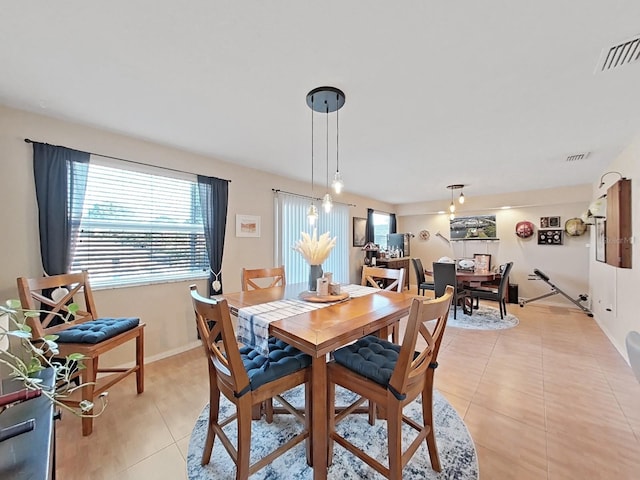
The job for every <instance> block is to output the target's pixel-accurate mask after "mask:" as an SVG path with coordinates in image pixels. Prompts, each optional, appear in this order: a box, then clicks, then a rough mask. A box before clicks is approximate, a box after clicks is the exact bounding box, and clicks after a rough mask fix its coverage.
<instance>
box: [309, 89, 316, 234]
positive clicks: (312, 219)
mask: <svg viewBox="0 0 640 480" xmlns="http://www.w3.org/2000/svg"><path fill="white" fill-rule="evenodd" d="M308 101H309V97H308V96H307V102H308ZM313 103H314V98H313V95H312V96H311V205H309V209H308V210H307V220H308V221H309V225H311V226H312V227H313V226H314V225H315V224H316V220H317V219H318V209H317V208H316V204H315V198H314V197H313Z"/></svg>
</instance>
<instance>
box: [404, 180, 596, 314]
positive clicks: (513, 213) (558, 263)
mask: <svg viewBox="0 0 640 480" xmlns="http://www.w3.org/2000/svg"><path fill="white" fill-rule="evenodd" d="M466 197H467V201H466V202H465V204H464V206H463V207H459V208H458V212H457V214H458V215H460V216H465V215H488V214H495V215H496V223H497V227H498V230H497V235H498V237H499V239H500V240H499V241H475V240H474V241H458V242H451V243H450V244H449V243H447V242H446V241H445V240H444V239H442V238H440V237H438V236H437V235H436V233H437V232H440V233H441V234H442V236H443V237H445V238H447V239H448V238H449V217H448V215H447V214H437V213H426V214H416V213H415V212H419V211H423V212H425V211H426V212H430V211H434V210H437V209H442V208H446V207H447V206H448V203H447V202H441V204H434V203H425V204H416V205H405V206H401V207H398V209H397V210H398V213H397V214H398V224H399V231H403V232H412V233H413V234H415V235H416V236H415V238H413V239H412V241H411V256H412V257H418V258H420V259H421V260H422V263H423V265H424V266H425V268H428V266H429V265H430V264H431V263H432V262H434V261H436V260H437V259H438V258H440V257H442V256H448V257H452V258H461V257H472V256H473V254H474V253H489V254H491V264H492V265H496V264H502V263H506V262H510V261H511V262H513V269H512V273H511V275H510V283H516V284H518V296H519V297H523V298H533V297H537V296H539V295H542V294H544V293H548V292H549V291H550V290H551V289H550V287H549V286H548V285H547V284H546V283H544V282H542V281H541V280H535V281H534V280H529V275H531V274H533V270H534V269H535V268H537V269H539V270H541V271H543V272H544V273H546V274H547V275H548V276H549V277H550V279H551V281H552V282H553V283H555V284H556V285H557V286H558V287H560V288H561V289H562V290H563V291H565V292H566V293H567V294H569V295H570V296H571V297H572V298H575V297H577V296H578V294H583V293H585V294H586V293H588V291H589V287H588V277H589V248H588V247H589V232H588V231H587V232H586V233H585V234H584V235H582V236H579V237H570V236H568V235H566V234H565V235H564V239H563V245H538V241H537V231H538V226H539V224H540V217H547V216H559V217H560V218H561V225H562V226H564V222H565V221H566V220H568V219H569V218H572V217H579V216H580V215H581V214H582V213H583V212H584V211H585V210H586V208H587V206H588V204H589V201H590V199H591V186H590V185H581V186H576V187H567V188H559V189H549V190H540V191H530V192H520V193H518V194H511V195H499V196H498V195H496V196H485V197H474V196H473V194H472V192H471V191H468V192H467V193H466ZM504 205H511V206H512V207H513V208H511V209H508V210H503V209H500V208H499V207H500V206H504ZM517 205H519V206H517ZM522 220H528V221H530V222H532V223H533V224H534V225H535V226H536V232H535V234H534V236H532V237H530V238H528V239H521V238H520V237H518V236H517V235H516V234H515V225H516V223H518V222H519V221H522ZM420 230H428V231H429V232H430V234H431V235H430V238H429V240H426V241H425V240H421V239H420V237H419V235H418V232H420ZM410 278H411V282H412V283H414V282H415V273H414V272H413V271H412V272H411V277H410ZM539 301H540V302H543V303H547V304H557V305H563V306H573V305H572V304H571V302H569V301H568V300H566V299H564V298H563V297H561V296H560V295H554V296H552V297H548V298H546V299H543V300H539ZM525 308H526V307H525Z"/></svg>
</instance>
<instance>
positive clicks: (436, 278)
mask: <svg viewBox="0 0 640 480" xmlns="http://www.w3.org/2000/svg"><path fill="white" fill-rule="evenodd" d="M433 283H434V288H433V293H434V295H435V296H436V298H437V297H441V296H442V295H444V292H445V291H446V289H447V286H448V285H451V286H452V287H453V302H452V303H453V318H457V313H458V308H457V306H458V303H462V307H463V311H464V312H465V313H471V306H472V305H471V298H470V297H469V296H468V291H467V290H466V289H464V288H461V287H459V286H458V280H457V278H456V264H455V263H448V262H446V263H445V262H433Z"/></svg>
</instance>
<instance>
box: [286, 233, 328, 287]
mask: <svg viewBox="0 0 640 480" xmlns="http://www.w3.org/2000/svg"><path fill="white" fill-rule="evenodd" d="M335 246H336V237H333V238H331V237H330V235H329V232H325V233H323V234H322V235H320V238H318V232H317V229H315V228H314V229H313V233H312V235H309V234H308V233H306V232H302V239H300V240H298V241H297V242H296V244H295V245H294V247H293V249H294V250H295V251H296V252H300V254H301V255H302V256H303V257H304V259H305V260H306V261H307V263H308V264H309V291H312V292H315V290H316V285H317V283H316V282H317V280H318V278H320V277H322V263H323V262H324V261H325V260H326V259H327V257H328V256H329V254H330V253H331V250H332V249H333V247H335Z"/></svg>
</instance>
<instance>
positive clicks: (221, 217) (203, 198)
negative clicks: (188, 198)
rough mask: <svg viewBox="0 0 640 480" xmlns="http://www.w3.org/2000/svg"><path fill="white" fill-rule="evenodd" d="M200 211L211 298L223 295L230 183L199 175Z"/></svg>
mask: <svg viewBox="0 0 640 480" xmlns="http://www.w3.org/2000/svg"><path fill="white" fill-rule="evenodd" d="M198 193H199V195H200V209H201V211H202V221H203V223H204V236H205V241H206V245H207V254H208V256H209V296H212V295H220V294H221V293H222V256H223V253H224V236H225V231H226V228H227V209H228V204H229V181H228V180H222V179H220V178H215V177H206V176H203V175H198Z"/></svg>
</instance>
